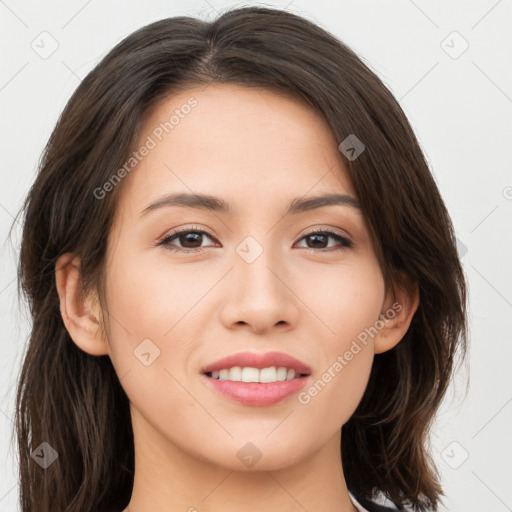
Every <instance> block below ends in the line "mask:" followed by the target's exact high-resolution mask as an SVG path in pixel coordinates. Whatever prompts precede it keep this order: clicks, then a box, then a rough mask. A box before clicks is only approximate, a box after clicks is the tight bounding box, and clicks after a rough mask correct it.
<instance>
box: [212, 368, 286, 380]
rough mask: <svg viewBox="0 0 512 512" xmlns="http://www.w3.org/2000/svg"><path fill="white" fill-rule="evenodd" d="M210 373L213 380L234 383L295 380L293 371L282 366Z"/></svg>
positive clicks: (227, 369) (223, 370)
mask: <svg viewBox="0 0 512 512" xmlns="http://www.w3.org/2000/svg"><path fill="white" fill-rule="evenodd" d="M211 373H212V378H214V379H219V380H232V381H235V382H278V381H283V380H291V379H294V378H295V370H294V369H293V368H285V367H284V366H280V367H279V368H276V367H275V366H271V367H269V368H262V369H261V370H260V369H259V368H251V367H243V368H242V367H241V366H234V367H233V368H224V369H222V370H215V371H213V372H211Z"/></svg>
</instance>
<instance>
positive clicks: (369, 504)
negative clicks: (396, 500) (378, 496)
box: [350, 492, 407, 512]
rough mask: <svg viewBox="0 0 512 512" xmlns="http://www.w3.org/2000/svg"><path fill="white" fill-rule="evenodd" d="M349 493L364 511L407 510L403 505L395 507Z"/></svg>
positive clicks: (391, 511) (392, 511) (387, 511)
mask: <svg viewBox="0 0 512 512" xmlns="http://www.w3.org/2000/svg"><path fill="white" fill-rule="evenodd" d="M350 494H351V496H352V498H353V499H355V500H356V502H357V504H359V505H360V506H361V507H363V509H364V510H365V511H366V512H407V510H406V509H405V508H403V507H400V508H397V507H396V506H394V505H393V506H391V505H382V504H380V503H376V502H374V501H371V500H369V499H365V498H362V497H359V496H357V495H355V494H354V493H352V492H350Z"/></svg>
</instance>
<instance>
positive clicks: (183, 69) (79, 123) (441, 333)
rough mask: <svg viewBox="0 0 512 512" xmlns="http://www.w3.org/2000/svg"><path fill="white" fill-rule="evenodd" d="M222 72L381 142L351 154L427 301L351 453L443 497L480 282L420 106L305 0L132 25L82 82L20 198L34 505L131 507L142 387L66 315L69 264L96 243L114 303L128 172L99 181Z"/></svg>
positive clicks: (356, 472)
mask: <svg viewBox="0 0 512 512" xmlns="http://www.w3.org/2000/svg"><path fill="white" fill-rule="evenodd" d="M211 83H228V84H238V85H242V86H246V87H264V88H268V89H272V90H275V91H280V92H284V93H286V94H289V95H290V96H293V97H295V98H297V99H299V100H300V101H303V102H305V103H306V104H307V105H309V106H311V107H313V108H314V109H315V110H316V111H317V112H318V113H319V114H320V115H321V116H323V117H324V119H325V120H326V121H327V123H328V125H329V127H330V128H331V130H332V133H333V135H334V137H335V139H336V140H337V141H338V143H341V142H342V141H344V140H345V139H346V138H347V137H348V136H349V135H352V134H355V135H356V136H357V138H358V139H360V140H361V141H362V142H363V143H364V144H365V147H366V149H365V151H364V152H362V153H361V154H360V155H359V156H358V157H357V158H355V159H353V158H348V157H347V156H345V155H343V159H344V162H345V164H346V167H347V169H348V171H349V176H350V179H351V181H352V184H353V186H354V189H355V191H356V193H357V196H358V198H359V201H360V203H361V207H362V210H363V213H364V215H365V217H366V220H367V222H368V226H369V228H370V233H371V236H372V239H373V245H374V247H375V248H376V252H377V257H378V261H379V264H380V268H381V271H382V274H383V276H384V281H385V286H386V290H392V291H394V290H396V287H397V286H401V285H403V284H404V283H402V282H401V281H400V274H399V273H398V271H399V270H404V271H405V272H406V273H407V275H408V276H410V277H411V278H412V279H413V280H414V281H415V282H416V283H417V284H418V287H419V292H420V303H419V306H418V309H417V311H416V313H415V315H414V317H413V319H412V323H411V325H410V328H409V330H408V331H407V333H406V335H405V336H404V338H403V339H402V340H401V342H400V343H398V345H396V346H395V347H394V348H393V349H392V350H389V351H388V352H385V353H382V354H377V355H376V356H375V359H374V364H373V369H372V372H371V376H370V380H369V383H368V386H367V389H366V391H365V394H364V396H363V398H362V401H361V403H360V404H359V406H358V408H357V410H356V412H355V413H354V415H353V416H352V417H351V418H350V420H349V421H348V422H347V423H346V424H345V425H344V426H343V427H342V451H341V456H342V462H343V467H344V472H345V476H346V482H347V486H348V488H349V489H350V490H351V491H352V492H353V493H354V494H355V495H356V496H358V497H361V498H362V499H364V498H370V499H371V498H372V497H375V496H376V495H377V494H379V493H382V494H383V495H384V496H386V497H388V498H389V499H391V500H392V501H393V502H394V503H395V504H396V505H399V506H408V507H412V508H413V509H414V510H416V511H425V510H428V509H432V510H437V507H438V504H439V501H440V498H441V496H442V495H443V492H442V487H441V485H440V482H439V478H438V473H437V471H436V468H435V465H434V463H433V461H432V458H431V455H430V453H429V450H428V446H427V442H428V431H429V427H430V426H431V424H432V421H433V419H434V415H435V412H436V410H437V409H438V407H439V405H440V402H441V400H442V398H443V396H444V395H445V391H446V389H447V386H448V384H449V383H450V382H451V378H452V375H453V372H454V370H455V364H454V363H455V362H456V356H457V354H458V353H460V355H462V356H463V357H462V359H464V356H465V354H466V352H467V319H466V284H465V278H464V273H463V269H462V267H461V264H460V261H459V257H458V254H457V249H456V239H455V235H454V230H453V226H452V223H451V220H450V217H449V214H448V212H447V209H446V207H445V205H444V203H443V200H442V198H441V196H440V193H439V190H438V188H437V186H436V183H435V181H434V179H433V177H432V175H431V172H430V170H429V167H428V165H427V162H426V160H425V157H424V155H423V153H422V150H421V149H420V146H419V143H418V141H417V139H416V137H415V135H414V133H413V131H412V129H411V126H410V124H409V122H408V120H407V118H406V116H405V114H404V112H403V111H402V109H401V107H400V106H399V104H398V102H397V101H396V100H395V98H394V97H393V96H392V94H391V93H390V92H389V91H388V89H387V88H386V87H385V86H384V85H383V83H382V82H381V81H380V80H379V78H378V77H377V76H376V75H375V74H374V73H373V72H372V71H371V70H370V69H369V68H368V67H367V66H366V65H365V64H364V63H363V62H362V60H361V59H360V58H359V57H358V56H357V55H356V54H355V53H354V52H353V51H352V50H351V49H350V48H348V47H347V46H346V45H345V44H343V43H342V42H341V41H340V40H338V39H337V38H335V37H334V36H333V35H331V34H329V33H328V32H326V31H325V30H323V29H322V28H320V27H318V26H317V25H315V24H314V23H312V22H310V21H308V20H306V19H304V18H302V17H300V16H298V15H295V14H292V13H290V12H286V11H282V10H278V9H269V8H263V7H246V8H240V9H232V10H227V11H226V12H224V13H222V15H220V16H219V17H218V18H217V19H216V20H214V21H212V22H206V21H202V20H198V19H194V18H191V17H175V18H168V19H163V20H160V21H157V22H155V23H152V24H150V25H148V26H145V27H143V28H141V29H139V30H137V31H136V32H134V33H133V34H131V35H129V36H128V37H127V38H125V39H124V40H123V41H121V42H120V43H119V44H118V45H117V46H115V47H114V48H113V49H112V50H111V51H110V52H109V53H108V54H107V55H106V56H105V57H104V58H103V59H102V60H101V62H99V64H98V65H97V66H96V67H95V68H94V69H93V70H92V71H91V72H90V73H89V74H88V75H87V76H86V77H85V79H84V80H83V81H82V82H81V83H80V85H79V86H78V88H77V89H76V91H75V92H74V94H73V95H72V97H71V98H70V100H69V102H68V103H67V105H66V107H65V109H64V110H63V112H62V114H61V115H60V118H59V120H58V122H57V124H56V127H55V129H54V131H53V133H52V134H51V136H50V139H49V141H48V143H47V146H46V148H45V150H44V154H43V156H42V159H41V163H40V166H39V170H38V174H37V177H36V179H35V181H34V183H33V185H32V187H31V189H30V191H29V193H28V196H27V198H26V200H25V202H24V204H23V207H22V209H21V210H20V212H19V213H18V215H20V214H21V213H23V214H24V222H23V233H22V242H21V251H20V260H19V267H18V292H19V293H20V294H21V292H23V294H24V295H25V296H26V298H27V301H28V304H29V307H30V312H31V315H32V319H33V326H32V330H31V333H30V339H29V343H28V347H27V349H26V353H25V354H24V360H23V364H22V368H21V371H20V376H19V381H18V387H17V398H16V433H17V442H18V449H19V476H20V501H21V510H22V512H33V511H34V510H38V511H39V512H49V511H51V512H64V511H66V512H89V511H96V510H101V509H109V508H114V509H115V508H117V509H121V508H123V507H124V506H126V504H127V503H128V501H129V499H130V496H131V491H132V485H133V472H134V447H133V432H132V427H131V418H130V412H129V401H128V398H127V396H126V394H125V393H124V390H123V388H122V386H121V384H120V380H119V377H118V376H117V375H116V373H115V371H114V368H113V366H112V363H111V361H110V358H109V357H108V356H92V355H89V354H87V353H85V352H83V351H82V350H80V349H79V348H78V347H77V346H76V345H75V343H73V341H72V340H71V338H70V336H69V333H68V332H67V330H66V329H65V327H64V324H63V320H62V317H61V314H60V309H59V297H58V294H57V290H56V283H55V263H56V260H57V258H58V257H59V256H60V255H61V254H63V253H65V252H73V253H76V254H78V255H80V257H81V272H82V280H83V286H84V289H92V288H94V289H96V290H98V292H99V297H100V300H101V305H102V307H103V309H104V310H105V311H106V310H107V304H106V301H105V294H104V288H103V285H104V277H105V276H104V262H105V254H106V245H107V238H108V234H109V232H110V228H111V223H112V219H113V214H114V211H115V207H116V201H117V197H118V194H119V191H120V187H121V186H122V183H121V184H120V185H119V186H117V187H115V188H114V189H113V190H112V191H111V192H109V193H108V194H106V195H105V196H104V197H103V198H102V199H101V200H98V199H97V197H96V196H95V194H94V190H96V189H97V188H98V187H101V186H102V185H103V184H104V183H105V182H107V181H108V180H109V179H110V178H111V177H112V175H113V174H115V172H116V171H117V170H118V169H120V168H121V167H122V166H123V163H124V162H126V159H127V158H128V155H129V154H130V152H131V151H133V145H134V143H135V141H136V138H137V136H138V134H139V131H140V127H141V123H142V121H143V119H144V116H145V115H147V113H148V112H149V109H150V108H151V107H153V106H154V105H156V103H157V102H158V101H160V100H161V99H163V98H164V97H168V96H170V95H172V94H173V93H176V92H179V91H183V90H186V89H187V88H190V87H193V86H197V85H202V84H211ZM11 229H12V228H11ZM43 442H46V443H48V444H49V445H50V446H51V447H52V448H53V450H55V452H56V453H57V454H58V458H57V459H56V460H55V461H54V462H53V463H52V464H51V465H49V466H48V467H47V468H46V469H42V467H41V465H40V464H37V463H36V459H35V457H33V456H32V457H31V455H33V452H34V451H35V450H36V448H38V449H39V450H41V447H40V445H41V443H43ZM44 446H46V445H44Z"/></svg>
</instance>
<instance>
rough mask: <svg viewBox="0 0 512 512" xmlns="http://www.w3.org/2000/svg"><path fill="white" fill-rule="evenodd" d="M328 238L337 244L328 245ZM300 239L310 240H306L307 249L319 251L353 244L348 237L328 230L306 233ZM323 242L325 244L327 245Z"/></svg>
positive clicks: (343, 247) (347, 246) (348, 246)
mask: <svg viewBox="0 0 512 512" xmlns="http://www.w3.org/2000/svg"><path fill="white" fill-rule="evenodd" d="M329 238H332V239H334V240H336V241H337V242H338V246H337V247H336V246H334V248H333V247H332V246H331V247H329V246H328V244H329ZM301 240H309V241H310V242H309V243H308V242H306V243H307V244H308V245H307V247H306V248H307V249H317V250H319V251H331V250H339V249H345V248H350V247H352V246H353V243H352V242H351V241H350V240H349V239H348V238H345V237H344V236H341V235H339V234H338V233H335V232H334V231H329V230H318V231H313V232H311V233H308V234H307V235H304V236H303V237H302V238H301ZM325 244H327V246H326V245H325Z"/></svg>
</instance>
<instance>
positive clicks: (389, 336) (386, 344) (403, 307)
mask: <svg viewBox="0 0 512 512" xmlns="http://www.w3.org/2000/svg"><path fill="white" fill-rule="evenodd" d="M399 273H400V275H401V276H402V279H403V282H404V283H405V285H404V286H403V287H399V289H398V290H397V295H396V296H395V297H391V295H390V293H388V296H387V297H386V298H385V300H384V304H383V307H382V311H381V314H380V315H379V319H381V320H382V321H383V323H384V326H383V327H382V329H379V331H378V333H377V335H376V336H375V338H374V350H375V353H376V354H380V353H382V352H386V351H387V350H390V349H392V348H393V347H394V346H396V345H398V343H399V342H400V340H401V339H402V338H403V337H404V336H405V333H406V332H407V330H408V329H409V326H410V325H411V321H412V317H413V316H414V313H416V310H417V309H418V304H419V301H420V300H419V295H420V294H419V289H418V284H417V283H416V282H415V281H413V280H412V279H411V278H410V276H409V275H408V274H406V273H405V272H404V271H399Z"/></svg>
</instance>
